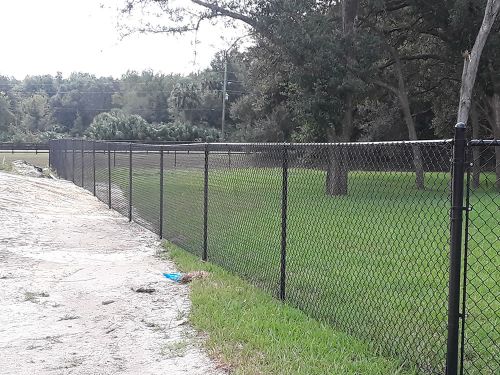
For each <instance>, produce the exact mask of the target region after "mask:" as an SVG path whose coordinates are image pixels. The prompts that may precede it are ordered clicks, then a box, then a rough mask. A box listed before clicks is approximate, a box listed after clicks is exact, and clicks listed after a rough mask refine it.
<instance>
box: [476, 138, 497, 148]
mask: <svg viewBox="0 0 500 375" xmlns="http://www.w3.org/2000/svg"><path fill="white" fill-rule="evenodd" d="M469 146H500V139H471V140H470V141H469Z"/></svg>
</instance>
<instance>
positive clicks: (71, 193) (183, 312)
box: [0, 172, 217, 375]
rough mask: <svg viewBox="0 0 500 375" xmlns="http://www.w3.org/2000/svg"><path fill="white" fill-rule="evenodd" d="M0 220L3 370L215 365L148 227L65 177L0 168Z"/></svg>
mask: <svg viewBox="0 0 500 375" xmlns="http://www.w3.org/2000/svg"><path fill="white" fill-rule="evenodd" d="M0 222H1V227H0V373H1V374H3V375H7V374H16V375H17V374H86V375H87V374H134V375H142V374H162V375H165V374H205V375H209V374H216V373H217V371H216V370H215V369H214V368H215V367H214V365H213V363H211V362H210V360H209V359H208V357H207V356H206V355H205V354H204V353H203V351H202V350H201V349H200V348H199V345H198V344H197V341H199V340H198V339H197V337H196V334H195V332H194V331H193V330H192V329H191V328H190V327H189V326H188V325H187V324H186V316H187V313H188V310H189V307H190V305H189V300H188V289H187V287H185V286H179V285H174V284H173V283H171V282H169V281H168V280H166V279H164V278H163V277H162V276H161V272H166V271H174V270H175V267H174V265H173V264H172V263H170V262H166V261H161V260H159V259H157V258H156V257H155V256H154V253H155V251H156V250H157V249H158V246H159V244H158V242H157V239H156V237H155V236H154V235H153V234H152V233H150V232H148V231H147V230H145V229H142V228H141V227H139V226H137V225H135V224H129V223H128V222H127V220H126V219H125V218H123V217H122V216H120V215H118V214H117V213H115V212H113V211H110V210H108V209H107V208H106V207H105V205H104V204H102V203H100V202H98V201H97V200H96V199H95V198H94V197H92V196H91V195H90V194H88V193H87V192H85V191H84V190H82V189H80V188H78V187H76V186H74V185H72V184H70V183H68V182H64V181H54V180H49V179H35V178H28V177H20V176H14V175H9V174H5V173H1V172H0ZM139 287H150V288H154V289H155V292H153V293H151V294H149V293H138V292H135V291H133V289H134V290H136V289H137V288H139Z"/></svg>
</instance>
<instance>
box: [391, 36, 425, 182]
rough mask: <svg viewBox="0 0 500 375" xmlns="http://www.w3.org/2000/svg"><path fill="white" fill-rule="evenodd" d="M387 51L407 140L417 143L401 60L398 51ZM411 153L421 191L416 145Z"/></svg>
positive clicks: (421, 166) (419, 152) (421, 164)
mask: <svg viewBox="0 0 500 375" xmlns="http://www.w3.org/2000/svg"><path fill="white" fill-rule="evenodd" d="M389 50H390V52H391V55H392V57H393V59H394V62H395V63H394V68H395V70H396V76H397V78H398V90H397V95H398V99H399V103H400V104H401V109H402V110H403V116H404V119H405V123H406V128H407V129H408V139H409V140H410V141H417V140H418V137H417V129H416V127H415V121H414V120H413V116H412V115H411V108H410V100H409V99H408V91H407V90H406V84H405V79H404V75H403V65H402V64H401V59H400V58H399V53H398V51H397V50H396V49H395V48H394V47H392V46H389ZM411 149H412V152H413V165H414V166H415V185H416V187H417V189H419V190H423V189H424V188H425V185H424V161H423V157H422V150H421V149H420V146H419V145H418V144H415V143H414V144H412V146H411Z"/></svg>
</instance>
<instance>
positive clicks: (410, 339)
mask: <svg viewBox="0 0 500 375" xmlns="http://www.w3.org/2000/svg"><path fill="white" fill-rule="evenodd" d="M483 178H484V179H485V180H484V181H483V184H482V189H481V190H478V191H476V192H475V193H474V195H473V197H472V202H471V205H472V206H473V207H474V210H473V211H472V212H471V216H472V220H473V222H474V223H476V224H475V225H473V226H471V235H472V238H474V239H475V240H474V241H471V242H470V248H469V256H470V259H474V260H475V263H474V264H473V265H472V263H471V265H472V267H471V268H470V269H469V277H470V280H471V281H470V283H469V289H468V290H469V300H468V321H467V329H468V331H467V332H468V338H467V345H466V355H465V359H466V367H467V368H468V373H472V374H494V373H495V371H496V370H497V368H496V365H493V366H492V363H493V364H495V363H498V361H497V360H496V359H495V358H498V356H497V355H500V353H499V350H498V346H497V344H496V342H498V340H497V339H498V334H497V333H496V332H498V330H497V327H496V324H497V323H496V322H498V319H499V311H500V308H499V307H498V303H499V302H498V298H497V293H498V284H497V282H498V280H499V279H500V268H499V267H498V238H497V234H498V232H495V231H496V229H495V228H498V222H499V221H500V218H499V215H500V212H499V211H498V207H499V206H500V201H499V200H500V197H499V195H498V193H495V191H494V190H492V189H493V187H492V185H491V181H492V178H491V176H487V175H483ZM486 179H489V181H490V183H489V184H487V183H486ZM493 181H494V179H493ZM113 182H114V183H115V184H117V185H118V186H121V187H122V189H123V191H124V193H125V194H127V191H128V189H127V184H128V171H127V170H125V169H121V168H117V169H115V170H114V171H113ZM324 183H325V175H324V172H323V171H318V170H306V169H299V168H292V169H291V170H290V172H289V197H288V239H287V240H288V246H287V280H286V290H287V302H288V303H289V304H291V305H292V306H295V307H299V308H300V309H301V310H303V311H305V312H307V313H309V314H310V315H311V316H313V317H316V318H318V319H320V320H321V321H324V322H328V323H331V324H332V325H333V326H334V327H335V328H337V329H340V330H342V331H345V332H348V333H350V334H352V335H354V336H356V337H359V338H362V339H368V340H369V341H371V342H372V343H373V344H374V345H376V346H377V347H378V348H379V349H380V352H381V353H383V354H384V355H388V356H393V357H395V358H400V359H401V360H403V361H405V362H406V363H407V364H412V363H418V365H419V367H420V368H421V369H423V370H426V371H434V372H441V371H442V370H443V368H444V359H445V353H446V326H447V317H446V315H447V299H448V295H447V282H448V246H449V245H448V239H449V188H448V186H449V185H448V184H449V176H448V174H447V173H427V174H426V189H425V190H417V189H416V188H415V184H414V175H413V174H412V173H402V172H351V173H350V175H349V194H348V195H347V196H342V197H329V196H326V195H325V193H324ZM133 187H134V189H133V191H134V196H133V202H134V207H135V209H136V210H137V212H138V213H139V214H140V215H141V216H142V217H143V218H145V219H147V220H149V221H151V222H153V223H156V222H157V220H158V217H159V174H158V172H157V171H155V170H154V169H150V168H144V169H139V168H136V169H135V171H134V179H133ZM164 199H165V200H164V212H165V220H164V222H163V228H164V235H165V238H167V239H169V240H170V241H172V242H174V243H176V244H178V245H180V246H182V247H183V248H185V249H187V250H188V251H190V252H192V253H194V254H197V255H200V253H201V248H202V243H203V242H202V238H203V237H202V234H203V229H202V228H203V226H202V223H203V173H202V171H200V170H197V171H193V170H168V171H166V173H165V196H164ZM280 231H281V171H280V170H279V169H252V168H248V169H233V170H227V169H226V170H212V171H210V174H209V221H208V236H209V238H208V244H209V247H208V258H209V260H210V261H212V262H214V263H217V264H219V265H221V266H223V267H224V268H225V269H226V270H229V271H231V272H233V273H235V274H238V275H240V276H241V277H243V278H244V279H246V280H248V281H250V282H251V283H252V284H254V285H257V286H259V287H261V288H262V289H264V290H265V291H267V292H269V293H270V294H272V295H275V296H276V295H277V292H278V285H279V269H280V261H279V259H280V240H281V238H280ZM495 233H497V234H495ZM491 369H493V371H492V370H491Z"/></svg>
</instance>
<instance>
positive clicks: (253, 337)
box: [166, 244, 414, 375]
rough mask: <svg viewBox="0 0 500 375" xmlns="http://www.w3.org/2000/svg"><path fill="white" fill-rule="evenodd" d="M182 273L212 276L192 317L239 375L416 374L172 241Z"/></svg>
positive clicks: (198, 287) (197, 293)
mask: <svg viewBox="0 0 500 375" xmlns="http://www.w3.org/2000/svg"><path fill="white" fill-rule="evenodd" d="M166 248H167V249H168V251H169V255H170V257H171V258H172V259H173V260H174V262H175V263H176V264H177V265H178V267H179V268H180V269H181V270H182V271H186V272H188V271H193V270H206V271H209V272H210V276H209V277H208V278H206V279H203V280H195V281H194V282H193V283H192V287H191V300H192V311H191V315H190V321H191V323H192V324H193V325H194V327H195V328H197V329H198V330H201V331H203V332H206V333H207V334H208V338H207V341H206V346H207V348H208V350H209V353H210V354H211V356H212V357H213V358H216V359H217V360H218V361H220V362H222V363H223V364H225V365H227V366H229V367H230V368H231V369H232V371H233V372H232V373H234V374H249V375H255V374H275V375H278V374H283V375H285V374H286V375H295V374H296V375H299V374H303V375H315V374H317V375H324V374H342V375H347V374H381V375H382V374H384V375H386V374H410V373H414V372H410V371H408V370H403V369H402V368H401V365H400V364H398V362H397V361H396V360H390V359H386V358H383V357H381V356H377V355H375V354H374V352H373V351H372V350H371V349H370V348H369V346H368V345H367V344H366V343H363V342H361V341H359V340H356V339H354V338H352V337H350V336H348V335H346V334H343V333H339V332H336V331H334V330H333V328H332V327H331V326H328V325H326V324H322V323H320V322H318V321H316V320H314V319H312V318H310V317H308V316H307V315H306V314H304V313H303V312H301V311H299V310H297V309H295V308H292V307H290V306H287V305H284V304H281V303H280V302H279V301H277V300H276V299H274V298H272V297H271V296H269V294H266V293H265V292H263V291H262V290H260V289H258V288H256V287H254V286H252V285H250V284H249V283H247V282H245V281H243V280H241V279H240V278H238V277H235V276H233V275H231V274H230V273H228V272H227V271H225V270H223V269H222V268H220V267H218V266H216V265H213V264H210V263H202V262H201V261H200V260H199V258H197V257H195V256H193V255H192V254H189V253H187V252H186V251H184V250H182V249H180V248H178V247H176V246H175V245H171V244H167V245H166Z"/></svg>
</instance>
